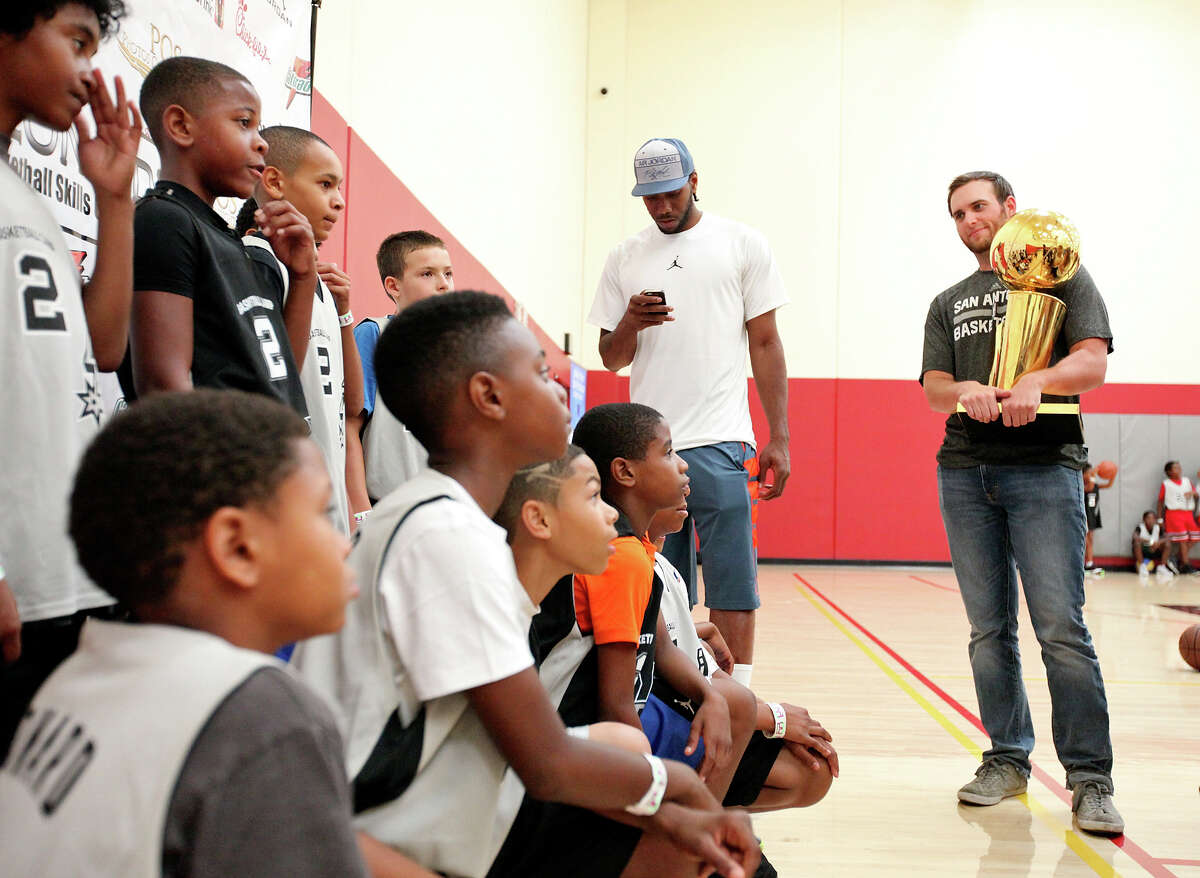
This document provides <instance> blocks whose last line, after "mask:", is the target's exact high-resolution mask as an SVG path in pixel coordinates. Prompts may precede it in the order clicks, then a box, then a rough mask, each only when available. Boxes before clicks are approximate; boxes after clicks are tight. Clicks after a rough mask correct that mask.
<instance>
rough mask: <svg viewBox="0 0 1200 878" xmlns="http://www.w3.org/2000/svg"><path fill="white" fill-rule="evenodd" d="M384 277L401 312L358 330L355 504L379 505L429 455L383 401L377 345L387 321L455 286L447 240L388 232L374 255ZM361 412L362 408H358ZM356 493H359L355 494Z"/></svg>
mask: <svg viewBox="0 0 1200 878" xmlns="http://www.w3.org/2000/svg"><path fill="white" fill-rule="evenodd" d="M375 264H376V265H377V266H378V268H379V281H380V283H382V284H383V291H384V292H385V293H387V297H388V298H389V299H391V300H392V303H393V304H394V305H395V306H396V310H395V311H394V312H392V313H391V314H389V315H387V316H386V317H367V318H364V319H363V321H362V322H361V323H359V324H358V326H357V327H355V329H354V341H355V344H356V345H357V346H358V355H359V357H360V359H361V360H362V373H363V405H362V406H361V415H360V416H359V417H357V418H352V419H351V425H352V428H355V429H359V430H361V431H362V448H363V468H362V481H361V482H357V481H356V480H354V479H353V478H352V479H351V497H352V498H354V500H355V502H356V503H367V504H368V505H369V504H370V503H374V502H376V501H378V500H382V499H383V498H384V497H386V496H387V495H388V494H389V493H391V491H392V490H393V489H395V488H397V487H399V486H400V485H402V484H403V483H404V482H406V481H408V480H409V479H410V478H412V477H413V476H414V475H416V474H417V473H418V472H419V471H420V470H421V469H422V468H423V467H424V466H425V461H426V460H427V459H428V457H429V455H428V454H426V453H425V449H424V448H422V447H421V443H420V442H418V441H417V440H416V439H414V438H413V434H412V432H411V431H410V430H409V429H408V428H407V427H406V426H404V424H402V423H401V422H400V421H399V420H398V419H397V418H396V416H395V415H394V414H392V413H391V411H389V410H388V407H387V405H386V404H385V403H384V402H383V400H382V399H380V396H379V390H378V384H377V383H376V380H375V346H376V345H377V344H378V343H379V336H380V334H381V333H382V332H383V330H384V327H386V326H387V322H388V321H389V320H390V319H391V318H392V317H395V316H396V315H397V314H399V313H400V312H401V311H403V310H404V309H405V308H407V307H408V306H409V305H411V304H413V303H414V302H419V301H421V300H422V299H427V298H429V297H430V296H436V295H440V294H441V293H448V292H450V291H452V290H453V289H454V268H453V266H451V265H450V253H449V252H448V251H447V250H446V245H445V244H444V243H443V242H442V239H441V238H439V237H437V236H436V235H431V234H430V233H429V232H423V231H420V230H414V231H408V232H396V233H395V234H392V235H388V236H387V237H386V238H384V239H383V242H382V243H381V244H380V245H379V250H378V251H376V253H375ZM355 412H356V413H357V412H358V410H357V409H356V410H355ZM356 491H358V493H357V495H356V493H355V492H356Z"/></svg>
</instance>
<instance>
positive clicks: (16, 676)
mask: <svg viewBox="0 0 1200 878" xmlns="http://www.w3.org/2000/svg"><path fill="white" fill-rule="evenodd" d="M2 9H3V11H0V155H2V157H3V159H4V161H3V168H0V302H3V308H4V312H3V316H2V317H0V374H2V375H3V376H4V381H3V382H2V383H0V411H3V412H4V441H3V444H2V449H0V759H3V758H4V754H5V753H6V752H7V750H8V744H9V741H10V740H11V738H12V734H13V732H14V731H15V729H16V726H17V723H18V722H19V721H20V719H21V715H22V714H23V713H24V712H25V707H26V705H27V704H28V703H29V699H30V698H31V697H32V696H33V693H34V692H35V691H36V690H37V687H38V686H39V685H40V684H41V682H42V681H43V680H44V679H45V678H46V676H47V675H48V674H49V673H50V672H51V671H52V670H53V669H54V668H55V667H56V666H57V665H58V663H59V662H61V661H62V660H63V659H64V658H65V657H66V656H67V655H69V654H70V653H71V651H72V650H74V648H75V643H76V640H77V638H78V636H79V629H80V626H81V625H82V622H83V617H84V615H85V614H86V613H89V612H90V613H104V612H108V611H106V610H101V609H100V608H103V607H109V606H111V604H112V598H111V597H109V596H108V595H106V594H104V593H103V592H101V591H100V590H99V589H97V588H96V587H95V586H94V585H92V584H91V583H90V582H88V580H87V577H86V576H85V575H84V573H83V571H82V570H81V569H80V568H79V565H78V564H77V563H76V561H75V557H74V555H73V554H72V552H71V550H70V546H69V545H68V544H67V539H66V520H67V495H68V494H69V493H70V488H71V476H72V475H73V473H74V470H75V465H76V463H77V462H78V460H79V458H80V455H82V453H83V449H84V447H85V446H86V445H87V443H88V442H89V441H90V440H91V438H92V437H93V436H94V435H95V434H96V431H97V430H98V429H99V426H100V421H101V419H102V418H103V416H104V406H103V403H102V401H101V398H100V391H99V388H98V386H97V378H98V377H99V374H98V373H99V372H101V371H112V370H113V369H115V368H116V367H117V365H119V364H120V362H121V357H122V355H123V354H124V351H125V344H126V339H127V337H128V330H129V308H130V300H131V297H132V290H133V202H132V201H131V199H130V186H131V183H132V180H133V172H134V168H135V163H136V160H137V145H138V141H139V139H140V137H141V131H142V123H141V118H140V117H139V115H138V112H137V110H136V109H135V108H134V106H133V105H132V104H131V103H127V102H126V100H125V88H124V85H123V84H122V82H121V80H120V78H117V79H116V81H115V84H116V102H115V103H114V102H113V100H112V99H111V98H110V96H109V93H108V89H107V88H106V87H105V85H104V81H103V79H102V78H101V76H100V71H99V70H93V69H92V64H91V59H92V56H93V55H94V54H95V53H96V49H97V48H98V46H99V44H100V40H101V39H102V38H103V37H105V36H106V35H107V34H109V33H110V32H111V31H113V30H115V28H116V26H117V19H118V18H119V17H120V16H121V15H122V14H123V11H124V7H123V5H122V4H121V3H119V2H116V0H92V2H64V0H30V2H22V3H6V4H4V5H3V7H2ZM89 104H90V105H91V108H92V116H93V118H94V120H95V123H96V136H95V137H93V136H92V135H91V133H90V126H89V125H88V123H87V122H86V121H84V120H83V118H82V117H81V116H80V115H79V114H80V112H81V110H82V109H83V107H84V106H86V105H89ZM72 119H74V120H75V128H76V131H77V133H78V136H79V147H78V157H79V168H80V170H81V171H82V172H83V175H84V176H85V177H86V178H87V179H88V180H89V181H90V182H91V183H92V186H93V189H94V193H95V199H96V202H95V203H96V210H97V214H98V219H99V234H98V236H97V237H98V245H97V253H96V267H95V271H94V273H93V275H92V279H91V281H90V282H89V283H88V284H86V285H85V286H83V287H82V289H81V286H80V275H79V269H78V267H77V265H76V262H75V259H74V258H73V254H72V252H71V251H70V250H69V249H68V244H67V241H66V240H65V239H64V237H63V233H62V231H61V229H60V228H59V224H58V221H57V220H56V219H55V218H54V217H53V216H52V215H51V213H50V211H49V210H48V209H47V207H46V202H45V199H44V198H43V197H41V196H39V195H38V194H37V193H36V192H35V191H34V190H33V188H31V186H30V185H28V184H29V183H31V182H33V181H34V180H35V179H37V178H36V177H35V176H34V174H35V173H40V172H39V171H38V170H37V169H34V168H31V167H30V166H29V164H28V163H25V162H20V161H18V160H15V159H11V158H10V157H9V145H10V144H11V142H12V138H13V137H14V136H15V135H17V134H18V132H17V127H18V125H20V124H21V123H22V122H24V121H26V120H30V121H36V122H38V123H40V124H41V125H44V126H46V127H48V128H50V129H52V130H54V131H59V132H66V131H67V130H68V129H69V128H70V127H71V124H72ZM10 164H11V167H10ZM46 191H49V190H48V189H47V190H46Z"/></svg>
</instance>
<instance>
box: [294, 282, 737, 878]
mask: <svg viewBox="0 0 1200 878" xmlns="http://www.w3.org/2000/svg"><path fill="white" fill-rule="evenodd" d="M375 362H376V364H377V365H378V367H379V368H378V372H377V374H378V377H379V381H380V385H379V386H380V392H381V393H382V395H383V399H384V401H385V403H386V404H387V406H388V408H389V409H391V410H392V412H393V413H394V414H395V415H396V416H397V417H398V418H399V419H400V420H401V422H403V423H404V424H406V425H408V427H409V429H411V430H412V432H413V434H414V436H415V437H416V438H417V440H418V441H420V442H421V444H422V445H423V446H424V447H425V448H427V449H429V462H430V466H429V467H428V468H426V469H425V470H423V471H422V472H420V473H419V474H417V475H416V476H415V477H414V478H412V479H410V480H409V481H408V482H406V483H405V484H404V485H402V486H401V487H400V488H398V489H396V490H395V491H393V492H391V493H390V494H389V495H388V496H387V497H386V498H384V500H383V501H381V502H380V503H379V504H378V505H377V506H376V507H375V509H374V510H373V512H372V514H371V518H370V519H369V520H368V521H367V522H366V524H365V526H364V527H363V529H362V530H361V532H360V535H359V539H358V542H357V544H356V547H355V550H354V552H353V554H352V555H351V564H352V566H353V567H354V568H355V570H356V571H358V573H359V575H360V578H361V581H362V585H363V589H364V592H365V593H364V595H363V596H362V598H361V599H360V600H358V601H357V602H355V604H354V606H353V608H352V609H351V611H350V613H349V615H348V618H347V624H346V626H345V628H344V629H343V631H342V632H341V633H340V634H339V635H337V636H335V637H333V638H315V639H313V640H310V641H306V642H304V643H301V644H300V645H299V646H298V647H297V649H296V655H295V657H294V658H293V664H294V665H295V666H296V667H297V669H298V670H299V671H300V673H301V674H302V675H303V676H304V677H305V678H306V679H307V680H309V681H310V682H312V683H313V684H314V685H316V686H317V687H318V689H320V690H321V691H322V692H323V693H324V694H325V695H326V696H327V697H329V698H330V699H331V700H332V701H333V703H335V704H336V705H337V706H338V708H339V709H340V710H341V712H342V719H343V722H344V724H345V726H344V727H345V729H346V745H347V756H346V760H347V765H348V769H349V773H350V774H351V776H352V777H353V778H354V780H353V789H354V807H355V811H356V814H357V817H356V824H357V826H358V828H359V829H361V830H363V831H365V832H366V833H368V834H369V835H371V836H374V837H375V838H377V839H378V840H379V841H382V842H384V843H385V844H387V845H390V846H392V847H394V848H396V849H399V850H401V851H403V852H404V853H406V854H407V855H409V856H411V857H413V858H414V859H415V860H417V861H418V862H420V863H421V864H422V865H423V866H425V867H426V868H429V869H433V870H436V871H439V872H442V873H444V874H447V875H453V876H461V878H480V876H483V875H485V874H487V873H488V870H489V868H490V867H491V865H492V862H493V860H494V859H495V857H496V855H497V852H498V851H499V848H500V845H501V843H502V842H503V840H504V833H503V830H502V829H501V821H500V820H499V819H498V818H499V814H498V812H499V809H500V804H501V787H502V783H503V778H504V774H505V770H506V768H507V767H508V766H509V765H511V766H512V767H513V769H514V770H515V771H516V773H517V775H518V776H519V777H520V779H521V781H522V782H523V783H524V785H525V787H526V789H527V790H528V791H529V793H530V795H532V796H535V797H537V798H540V799H543V800H554V801H558V802H561V803H563V804H567V805H576V806H581V807H586V808H592V809H598V810H604V811H609V812H612V813H613V815H614V816H618V815H619V818H620V819H622V820H623V821H632V822H633V823H634V824H635V826H636V827H637V828H639V829H646V830H658V831H650V832H646V833H645V834H644V836H643V837H642V838H641V840H640V841H637V842H636V847H635V848H634V850H633V862H634V863H635V864H637V866H636V867H637V868H640V869H641V870H642V871H640V872H637V874H650V872H648V871H647V870H648V869H650V868H654V869H656V870H657V874H659V875H662V876H664V878H665V876H667V875H684V874H691V875H695V874H697V872H698V865H699V861H706V862H708V863H709V864H710V865H712V866H715V867H716V868H718V869H720V871H721V872H722V873H723V874H725V875H727V876H730V878H743V876H744V875H745V874H746V867H747V866H749V867H750V868H751V869H752V868H753V865H754V864H755V863H756V862H757V852H756V848H755V844H754V840H753V836H752V835H751V834H750V831H749V824H748V821H746V819H745V818H744V816H742V815H736V814H732V813H729V812H725V811H722V810H721V809H720V808H719V806H718V805H717V803H716V802H715V801H714V800H713V799H712V797H711V796H710V795H708V792H707V790H705V789H704V787H703V786H702V785H701V784H700V782H699V779H698V778H696V776H695V775H694V774H693V773H692V772H691V771H690V769H687V768H685V767H683V766H680V765H677V764H670V763H664V762H661V761H659V760H656V759H654V758H653V757H649V758H643V757H642V756H640V755H636V754H633V753H630V752H627V751H621V750H616V749H613V748H610V747H606V746H603V745H600V744H596V743H594V742H591V741H585V740H580V739H578V738H574V737H569V736H568V735H567V734H566V730H565V729H564V728H563V725H562V722H561V721H560V720H559V719H558V717H557V716H556V715H555V713H554V708H553V706H552V705H551V704H550V701H549V699H548V698H547V696H546V691H545V689H544V688H543V687H542V684H541V682H540V681H539V679H538V675H537V672H536V670H535V669H534V667H533V657H532V655H531V654H530V649H529V639H528V636H529V623H530V620H531V619H532V617H533V615H534V613H535V612H536V608H535V607H534V605H533V602H532V601H531V599H530V595H529V594H528V593H527V592H526V591H525V590H524V589H523V588H522V586H521V583H520V581H519V580H518V578H517V573H516V569H515V567H514V564H513V557H512V553H511V552H510V551H509V549H508V546H507V544H506V542H505V534H504V531H503V529H502V528H500V527H498V526H497V525H496V524H494V523H493V522H492V520H491V516H492V515H493V514H494V513H495V512H496V510H497V508H498V507H499V505H500V502H501V499H502V498H503V496H504V493H505V489H506V487H507V486H508V483H509V481H510V480H511V478H512V476H513V474H514V473H515V472H516V471H517V469H518V468H520V467H522V466H526V465H528V464H531V463H534V462H536V461H538V460H547V459H552V458H556V457H559V456H561V455H562V454H563V452H564V450H565V449H566V444H567V431H568V427H569V413H568V411H567V407H566V405H565V402H564V400H563V398H562V395H561V390H559V389H558V388H557V385H556V384H555V383H554V381H553V380H552V379H551V378H550V375H549V369H548V368H547V366H546V361H545V353H544V352H543V351H541V350H539V348H538V344H537V341H536V340H535V339H534V337H533V335H532V334H531V333H530V332H529V330H528V329H526V328H525V327H524V326H522V325H521V324H520V323H518V322H517V321H516V320H514V319H513V317H512V315H511V314H510V313H509V311H508V308H507V306H506V305H505V303H504V301H503V300H502V299H500V298H498V297H496V296H490V295H486V294H483V293H477V292H456V293H447V294H446V295H444V296H440V297H438V298H437V299H436V300H433V299H428V300H426V301H422V302H417V303H415V304H413V305H411V306H409V307H408V308H406V309H404V311H402V312H401V313H400V314H398V315H396V317H394V318H393V319H392V320H391V321H389V323H388V327H387V329H386V330H385V331H384V333H383V335H382V337H381V338H380V340H379V345H378V348H377V350H376V352H375ZM647 769H649V771H648V770H647ZM639 797H640V798H639ZM660 806H661V807H660ZM626 812H628V813H626ZM635 841H636V839H635ZM527 853H529V854H530V856H531V857H532V859H533V862H529V863H525V864H523V865H522V868H520V869H519V870H514V871H509V872H506V873H504V874H507V875H513V874H520V875H523V876H537V875H547V876H549V875H555V876H557V875H562V874H564V871H566V872H567V873H569V874H572V875H585V874H589V872H587V871H586V869H587V868H588V867H589V865H590V862H589V861H588V860H587V859H586V858H584V859H583V860H582V861H581V862H579V863H573V864H571V865H569V866H567V865H566V864H564V863H563V862H561V861H557V860H556V861H551V862H547V861H544V860H539V859H538V858H537V851H534V850H531V851H528V852H527ZM601 874H607V875H612V876H614V878H615V876H616V875H618V874H621V869H620V867H619V866H618V867H616V868H615V869H614V870H613V871H610V872H604V873H601ZM629 874H634V873H629Z"/></svg>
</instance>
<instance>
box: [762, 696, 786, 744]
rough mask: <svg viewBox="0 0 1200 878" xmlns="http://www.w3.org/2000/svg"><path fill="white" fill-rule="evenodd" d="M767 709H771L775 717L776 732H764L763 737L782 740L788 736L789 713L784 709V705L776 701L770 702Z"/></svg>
mask: <svg viewBox="0 0 1200 878" xmlns="http://www.w3.org/2000/svg"><path fill="white" fill-rule="evenodd" d="M767 707H769V708H771V715H772V716H774V717H775V731H773V732H763V736H764V737H767V738H782V737H783V736H784V735H786V734H787V711H786V710H784V709H783V705H782V704H778V703H776V702H774V701H768V702H767Z"/></svg>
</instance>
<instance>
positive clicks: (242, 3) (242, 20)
mask: <svg viewBox="0 0 1200 878" xmlns="http://www.w3.org/2000/svg"><path fill="white" fill-rule="evenodd" d="M235 32H236V33H237V38H238V39H239V40H241V41H242V42H243V43H245V44H246V48H247V49H249V50H250V54H252V55H254V56H255V57H257V58H259V59H260V60H262V61H266V62H267V63H268V64H270V63H271V56H270V54H269V53H268V52H267V44H266V43H264V42H263V41H262V40H260V39H259V38H258V37H257V36H256V35H255V34H254V33H253V32H252V31H251V30H250V26H249V25H248V24H246V0H239V2H238V11H237V21H236V31H235Z"/></svg>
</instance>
